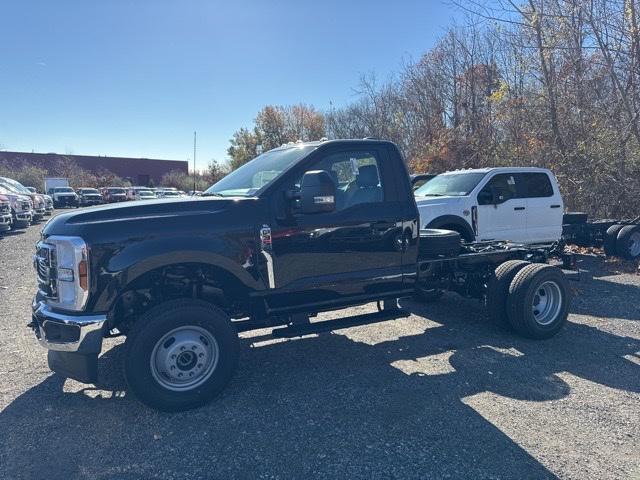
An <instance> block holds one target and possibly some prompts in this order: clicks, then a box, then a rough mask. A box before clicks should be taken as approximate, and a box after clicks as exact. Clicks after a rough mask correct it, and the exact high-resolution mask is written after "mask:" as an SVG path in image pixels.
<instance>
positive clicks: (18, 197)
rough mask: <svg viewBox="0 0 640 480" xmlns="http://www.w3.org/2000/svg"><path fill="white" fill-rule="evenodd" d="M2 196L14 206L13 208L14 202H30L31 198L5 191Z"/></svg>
mask: <svg viewBox="0 0 640 480" xmlns="http://www.w3.org/2000/svg"><path fill="white" fill-rule="evenodd" d="M4 196H5V197H6V198H7V199H8V200H9V202H10V203H11V206H12V207H14V208H15V204H16V202H20V201H24V202H29V203H31V198H29V197H27V196H26V195H19V194H17V193H7V194H5V195H4ZM18 210H22V209H18Z"/></svg>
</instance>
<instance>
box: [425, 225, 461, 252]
mask: <svg viewBox="0 0 640 480" xmlns="http://www.w3.org/2000/svg"><path fill="white" fill-rule="evenodd" d="M461 246H462V243H461V240H460V234H459V233H458V232H454V231H452V230H442V229H439V228H424V229H422V230H420V253H421V254H422V255H425V256H429V257H433V256H436V255H456V254H458V253H459V252H460V248H461Z"/></svg>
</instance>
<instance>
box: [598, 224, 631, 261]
mask: <svg viewBox="0 0 640 480" xmlns="http://www.w3.org/2000/svg"><path fill="white" fill-rule="evenodd" d="M604 253H605V254H606V255H607V256H609V257H613V256H617V257H622V258H626V259H627V260H637V259H639V258H640V225H612V226H610V227H609V228H608V229H607V232H606V233H605V236H604Z"/></svg>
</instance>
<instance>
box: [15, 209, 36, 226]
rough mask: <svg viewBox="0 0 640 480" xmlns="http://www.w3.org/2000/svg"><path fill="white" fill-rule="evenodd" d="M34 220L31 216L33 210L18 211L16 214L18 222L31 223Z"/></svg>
mask: <svg viewBox="0 0 640 480" xmlns="http://www.w3.org/2000/svg"><path fill="white" fill-rule="evenodd" d="M32 220H33V218H32V216H31V212H30V211H27V212H16V214H15V221H16V222H20V223H21V224H23V225H28V224H29V223H31V221H32Z"/></svg>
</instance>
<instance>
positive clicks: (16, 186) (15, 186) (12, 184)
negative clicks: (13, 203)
mask: <svg viewBox="0 0 640 480" xmlns="http://www.w3.org/2000/svg"><path fill="white" fill-rule="evenodd" d="M0 182H2V183H4V184H5V185H6V186H7V188H9V189H11V190H13V191H15V192H16V193H23V194H24V193H26V194H27V195H30V194H31V192H30V191H29V190H27V189H26V187H24V186H23V185H22V184H21V183H19V182H16V181H15V180H12V179H10V178H0Z"/></svg>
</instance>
